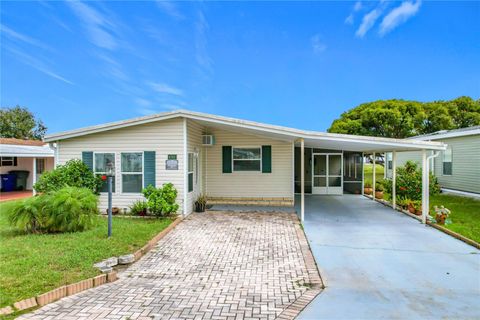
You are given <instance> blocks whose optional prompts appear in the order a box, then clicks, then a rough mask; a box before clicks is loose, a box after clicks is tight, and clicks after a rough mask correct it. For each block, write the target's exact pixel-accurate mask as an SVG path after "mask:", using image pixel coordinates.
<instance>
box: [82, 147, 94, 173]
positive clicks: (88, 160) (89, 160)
mask: <svg viewBox="0 0 480 320" xmlns="http://www.w3.org/2000/svg"><path fill="white" fill-rule="evenodd" d="M82 161H83V163H85V164H86V165H87V167H88V169H90V170H92V171H93V152H92V151H83V152H82Z"/></svg>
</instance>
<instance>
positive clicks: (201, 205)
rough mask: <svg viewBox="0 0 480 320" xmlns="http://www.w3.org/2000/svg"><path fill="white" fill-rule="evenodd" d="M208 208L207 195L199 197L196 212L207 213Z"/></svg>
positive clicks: (196, 202)
mask: <svg viewBox="0 0 480 320" xmlns="http://www.w3.org/2000/svg"><path fill="white" fill-rule="evenodd" d="M206 206H207V197H206V196H205V195H202V194H201V195H199V196H198V198H197V201H195V212H205V208H206Z"/></svg>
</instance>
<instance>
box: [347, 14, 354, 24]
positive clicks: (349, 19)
mask: <svg viewBox="0 0 480 320" xmlns="http://www.w3.org/2000/svg"><path fill="white" fill-rule="evenodd" d="M345 23H346V24H353V13H350V14H349V15H348V17H347V18H346V19H345Z"/></svg>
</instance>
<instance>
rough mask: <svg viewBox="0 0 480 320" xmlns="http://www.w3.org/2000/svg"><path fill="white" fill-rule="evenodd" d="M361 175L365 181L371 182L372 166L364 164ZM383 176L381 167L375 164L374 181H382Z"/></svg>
mask: <svg viewBox="0 0 480 320" xmlns="http://www.w3.org/2000/svg"><path fill="white" fill-rule="evenodd" d="M363 170H364V171H363V175H364V179H365V181H370V182H372V181H373V164H372V163H364V166H363ZM383 175H384V167H383V166H382V165H379V164H376V165H375V181H376V182H379V181H383Z"/></svg>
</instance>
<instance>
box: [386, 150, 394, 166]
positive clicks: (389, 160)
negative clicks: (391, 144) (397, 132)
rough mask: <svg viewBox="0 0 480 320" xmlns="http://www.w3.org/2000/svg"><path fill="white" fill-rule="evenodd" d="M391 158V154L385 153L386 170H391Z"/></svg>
mask: <svg viewBox="0 0 480 320" xmlns="http://www.w3.org/2000/svg"><path fill="white" fill-rule="evenodd" d="M392 156H393V154H392V153H391V152H387V168H388V170H392V168H393V160H392Z"/></svg>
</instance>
